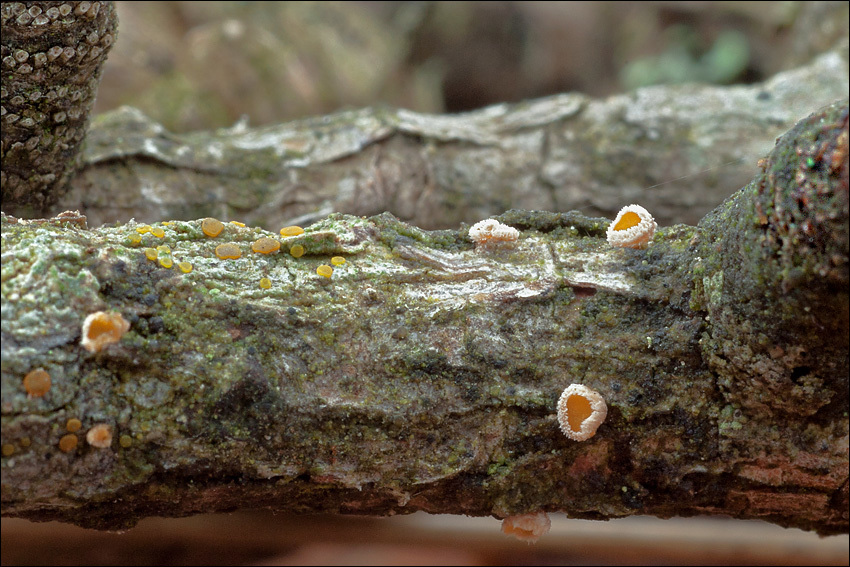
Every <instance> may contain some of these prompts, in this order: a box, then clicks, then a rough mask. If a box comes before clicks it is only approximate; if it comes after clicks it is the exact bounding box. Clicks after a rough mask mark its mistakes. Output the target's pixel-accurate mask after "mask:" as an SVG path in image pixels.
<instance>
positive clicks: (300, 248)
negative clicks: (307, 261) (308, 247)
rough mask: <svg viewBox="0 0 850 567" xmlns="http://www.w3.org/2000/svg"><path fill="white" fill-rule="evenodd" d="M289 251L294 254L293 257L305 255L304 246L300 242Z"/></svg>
mask: <svg viewBox="0 0 850 567" xmlns="http://www.w3.org/2000/svg"><path fill="white" fill-rule="evenodd" d="M289 253H290V254H292V257H293V258H300V257H301V256H303V255H304V247H303V246H301V245H300V244H296V245H295V246H293V247H292V248H290V249H289Z"/></svg>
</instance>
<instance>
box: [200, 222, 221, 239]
mask: <svg viewBox="0 0 850 567" xmlns="http://www.w3.org/2000/svg"><path fill="white" fill-rule="evenodd" d="M201 230H203V231H204V234H206V235H207V236H209V237H210V238H215V237H216V236H218V235H219V234H221V231H222V230H224V225H223V224H222V223H221V221H220V220H218V219H214V218H212V217H207V218H205V219H204V220H203V221H201Z"/></svg>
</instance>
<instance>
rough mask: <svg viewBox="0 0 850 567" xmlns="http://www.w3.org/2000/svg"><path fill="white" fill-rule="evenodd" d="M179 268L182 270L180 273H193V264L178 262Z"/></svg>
mask: <svg viewBox="0 0 850 567" xmlns="http://www.w3.org/2000/svg"><path fill="white" fill-rule="evenodd" d="M177 267H178V268H180V271H181V272H183V273H184V274H188V273H189V272H191V271H192V264H191V262H178V264H177Z"/></svg>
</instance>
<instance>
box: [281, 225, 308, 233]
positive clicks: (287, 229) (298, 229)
mask: <svg viewBox="0 0 850 567" xmlns="http://www.w3.org/2000/svg"><path fill="white" fill-rule="evenodd" d="M299 234H304V229H303V228H301V227H300V226H294V225H293V226H285V227H283V228H282V229H280V235H281V236H298V235H299Z"/></svg>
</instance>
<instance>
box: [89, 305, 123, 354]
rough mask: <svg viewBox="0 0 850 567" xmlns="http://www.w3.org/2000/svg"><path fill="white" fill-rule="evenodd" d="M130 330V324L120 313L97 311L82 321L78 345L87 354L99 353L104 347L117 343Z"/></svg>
mask: <svg viewBox="0 0 850 567" xmlns="http://www.w3.org/2000/svg"><path fill="white" fill-rule="evenodd" d="M129 330H130V323H128V322H127V320H126V319H124V317H122V316H121V314H120V313H117V312H110V313H106V312H105V311H97V312H95V313H92V314H90V315H89V316H88V317H86V320H85V321H83V331H82V333H83V338H82V340H81V341H80V344H81V345H82V346H83V348H85V349H86V350H87V351H89V352H100V350H101V349H103V348H104V347H105V346H107V345H110V344H112V343H117V342H118V341H120V340H121V337H122V336H123V335H124V333H126V332H127V331H129Z"/></svg>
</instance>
